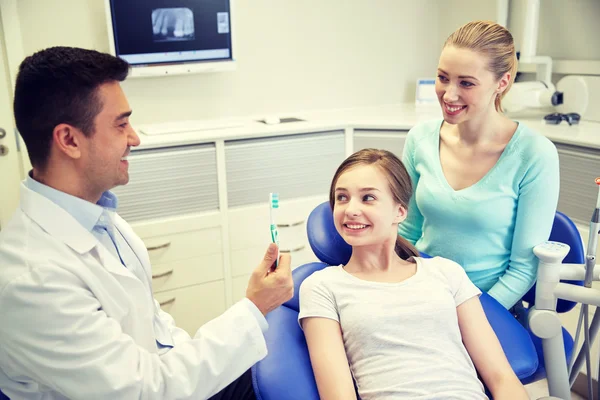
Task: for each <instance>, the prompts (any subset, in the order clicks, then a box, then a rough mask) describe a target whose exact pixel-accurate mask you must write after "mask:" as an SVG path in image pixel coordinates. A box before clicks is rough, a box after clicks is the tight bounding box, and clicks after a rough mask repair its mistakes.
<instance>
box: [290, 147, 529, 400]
mask: <svg viewBox="0 0 600 400" xmlns="http://www.w3.org/2000/svg"><path fill="white" fill-rule="evenodd" d="M411 194H412V186H411V182H410V177H409V175H408V173H407V171H406V169H405V168H404V165H403V164H402V162H401V161H400V160H399V159H398V158H397V157H396V156H394V155H393V154H392V153H390V152H387V151H383V150H374V149H365V150H361V151H359V152H357V153H354V154H353V155H351V156H350V157H349V158H347V159H346V160H345V161H344V162H343V163H342V165H341V166H340V167H339V168H338V170H337V172H336V174H335V176H334V178H333V181H332V183H331V189H330V196H329V199H330V203H331V207H332V209H333V218H334V222H335V226H336V229H337V231H338V232H339V233H340V235H341V236H342V237H343V238H344V240H345V241H346V242H347V243H348V244H350V245H351V246H352V256H351V258H350V261H349V262H348V263H347V264H346V265H340V266H337V267H335V266H333V267H329V268H325V269H324V270H322V271H319V272H315V273H314V274H313V275H311V276H310V277H308V278H307V279H306V280H305V281H304V283H303V284H302V286H301V288H300V314H299V321H300V324H301V326H302V328H303V330H304V334H305V336H306V341H307V344H308V349H309V353H310V359H311V362H312V366H313V370H314V374H315V378H316V382H317V387H318V390H319V394H320V397H321V399H324V400H331V399H344V400H347V399H356V392H355V388H354V382H353V380H354V381H355V383H356V387H357V389H358V394H359V395H360V398H361V399H363V400H370V399H376V400H381V399H399V398H406V399H416V398H423V399H434V398H439V399H486V398H487V397H486V395H485V393H484V389H483V386H482V384H481V382H480V381H479V379H478V377H477V372H479V374H480V375H481V377H482V378H483V380H484V382H485V383H486V385H487V387H488V388H489V390H490V391H491V393H492V394H493V396H494V398H495V399H503V398H506V399H511V400H516V399H527V393H526V392H525V389H524V388H523V386H522V385H521V383H520V382H519V380H518V379H517V377H516V376H515V374H514V373H513V371H512V369H511V367H510V365H509V364H508V361H507V360H506V357H505V355H504V353H503V351H502V348H501V346H500V343H499V342H498V339H497V338H496V336H495V334H494V332H493V330H492V328H491V327H490V325H489V323H488V321H487V319H486V317H485V314H484V312H483V309H482V307H481V304H480V302H479V297H478V296H479V294H480V293H481V292H480V291H479V289H477V288H476V287H475V286H474V285H473V284H472V283H471V282H470V281H469V279H468V278H467V276H466V274H465V272H464V270H463V269H462V267H460V266H459V265H458V264H456V263H454V262H453V261H450V260H448V259H444V258H440V257H436V258H432V259H423V258H420V257H418V252H417V251H416V250H415V248H414V247H413V246H412V245H410V244H409V243H407V241H406V240H404V239H403V238H402V237H400V236H399V235H398V233H397V231H398V224H399V223H400V222H402V221H403V220H404V219H405V218H406V215H407V211H406V208H407V205H408V203H409V200H410V197H411ZM473 364H474V365H473ZM475 367H476V368H477V371H476V370H475Z"/></svg>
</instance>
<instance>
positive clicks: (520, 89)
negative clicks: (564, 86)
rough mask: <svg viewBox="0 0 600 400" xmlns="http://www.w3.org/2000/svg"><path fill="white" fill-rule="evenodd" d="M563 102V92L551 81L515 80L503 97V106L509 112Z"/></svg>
mask: <svg viewBox="0 0 600 400" xmlns="http://www.w3.org/2000/svg"><path fill="white" fill-rule="evenodd" d="M562 103H563V93H562V92H559V91H557V90H556V87H555V86H554V85H553V84H552V82H549V81H547V82H544V81H532V82H515V83H514V84H513V86H512V88H511V89H510V90H509V92H508V93H507V94H506V96H505V97H504V98H503V99H502V107H503V108H504V109H505V110H506V111H507V112H516V111H521V110H524V109H526V108H546V107H555V106H558V105H560V104H562Z"/></svg>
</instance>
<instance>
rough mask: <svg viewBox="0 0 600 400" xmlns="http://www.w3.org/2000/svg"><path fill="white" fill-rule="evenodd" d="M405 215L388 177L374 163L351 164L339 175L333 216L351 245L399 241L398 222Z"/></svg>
mask: <svg viewBox="0 0 600 400" xmlns="http://www.w3.org/2000/svg"><path fill="white" fill-rule="evenodd" d="M405 218H406V210H405V209H404V207H402V206H401V205H400V204H398V203H396V202H395V201H394V198H393V196H392V192H391V190H390V186H389V182H388V180H387V179H386V177H385V175H384V173H383V172H382V171H381V169H379V168H378V167H376V166H375V165H358V166H355V167H352V168H350V169H349V170H347V171H345V172H344V173H343V174H342V175H340V177H339V178H338V180H337V182H336V185H335V204H334V207H333V219H334V223H335V227H336V229H337V231H338V232H339V233H340V235H341V236H342V237H343V238H344V240H345V241H346V242H347V243H348V244H350V245H351V246H353V247H356V246H365V245H375V244H383V243H385V242H387V241H391V242H392V243H396V237H397V235H398V224H399V223H400V222H402V221H403V220H404V219H405Z"/></svg>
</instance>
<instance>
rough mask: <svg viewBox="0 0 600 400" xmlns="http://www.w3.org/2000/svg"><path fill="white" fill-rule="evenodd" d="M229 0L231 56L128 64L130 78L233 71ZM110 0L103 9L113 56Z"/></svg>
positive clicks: (114, 48)
mask: <svg viewBox="0 0 600 400" xmlns="http://www.w3.org/2000/svg"><path fill="white" fill-rule="evenodd" d="M228 1H229V32H230V33H229V34H230V38H231V49H230V51H231V53H232V58H231V59H226V60H222V61H220V60H210V61H202V60H197V61H193V62H186V63H183V62H181V63H179V62H173V63H164V64H155V65H134V64H130V67H131V68H130V72H129V75H128V76H129V77H131V78H144V77H160V76H171V75H187V74H198V73H210V72H223V71H234V70H235V69H236V59H235V54H236V53H234V50H235V44H234V43H235V35H234V32H235V30H234V27H233V25H234V24H233V21H232V16H233V15H234V11H233V3H234V1H233V0H228ZM111 2H112V0H105V1H104V9H105V12H106V28H107V32H108V45H109V50H110V54H112V55H113V56H115V57H119V56H118V55H117V51H116V46H115V35H114V26H113V16H112V9H111Z"/></svg>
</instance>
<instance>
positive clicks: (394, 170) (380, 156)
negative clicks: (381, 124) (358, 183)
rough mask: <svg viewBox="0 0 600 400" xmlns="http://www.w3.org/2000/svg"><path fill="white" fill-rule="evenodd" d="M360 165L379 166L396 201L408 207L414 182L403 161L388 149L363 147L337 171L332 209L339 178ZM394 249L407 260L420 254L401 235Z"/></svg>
mask: <svg viewBox="0 0 600 400" xmlns="http://www.w3.org/2000/svg"><path fill="white" fill-rule="evenodd" d="M358 165H375V166H376V167H377V168H379V169H380V170H381V171H382V172H383V173H384V174H385V176H386V178H387V180H388V182H389V184H390V191H391V192H392V197H393V198H394V201H395V202H396V203H398V204H400V205H401V206H402V207H404V208H405V209H408V202H409V201H410V198H411V196H412V183H411V181H410V175H408V171H406V167H405V166H404V164H402V161H400V160H399V159H398V157H396V156H395V155H394V154H393V153H391V152H389V151H387V150H377V149H363V150H359V151H357V152H356V153H354V154H352V155H351V156H350V157H348V158H346V159H345V160H344V161H343V162H342V164H341V165H340V166H339V167H338V169H337V171H336V172H335V175H334V176H333V179H332V180H331V186H330V188H329V205H330V206H331V209H332V210H333V208H334V207H335V185H336V184H337V181H338V179H339V178H340V176H342V174H343V173H344V172H346V171H348V170H349V169H351V168H354V167H356V166H358ZM394 250H395V251H396V254H398V256H400V258H402V259H405V260H406V259H407V258H409V257H413V256H415V257H418V256H419V252H418V251H417V249H416V248H415V247H414V246H413V245H412V244H410V243H409V242H408V241H407V240H406V239H404V238H403V237H402V236H400V235H398V237H397V238H396V246H395V248H394Z"/></svg>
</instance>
